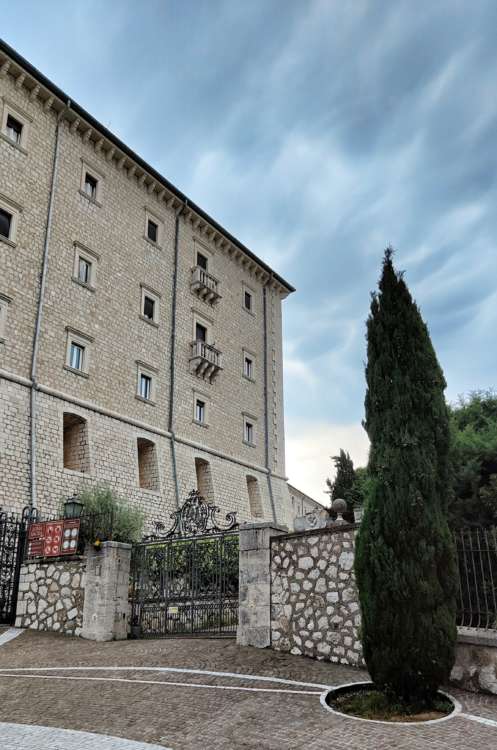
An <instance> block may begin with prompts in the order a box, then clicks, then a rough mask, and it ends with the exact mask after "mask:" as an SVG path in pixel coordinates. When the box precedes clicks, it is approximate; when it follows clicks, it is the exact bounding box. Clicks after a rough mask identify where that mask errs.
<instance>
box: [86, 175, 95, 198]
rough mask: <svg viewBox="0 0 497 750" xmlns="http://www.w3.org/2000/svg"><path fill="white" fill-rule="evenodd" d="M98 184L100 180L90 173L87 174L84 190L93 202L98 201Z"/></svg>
mask: <svg viewBox="0 0 497 750" xmlns="http://www.w3.org/2000/svg"><path fill="white" fill-rule="evenodd" d="M97 184H98V180H97V179H96V178H95V177H93V175H91V174H90V173H89V172H86V174H85V187H84V190H85V193H86V195H87V196H88V198H91V200H92V201H95V200H96V199H97Z"/></svg>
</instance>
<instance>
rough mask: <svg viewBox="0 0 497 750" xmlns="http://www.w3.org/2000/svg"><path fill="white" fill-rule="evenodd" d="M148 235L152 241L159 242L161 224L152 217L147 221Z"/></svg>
mask: <svg viewBox="0 0 497 750" xmlns="http://www.w3.org/2000/svg"><path fill="white" fill-rule="evenodd" d="M147 237H148V239H149V240H151V241H152V242H155V243H157V242H158V241H159V225H158V224H156V222H155V221H152V219H149V220H148V221H147Z"/></svg>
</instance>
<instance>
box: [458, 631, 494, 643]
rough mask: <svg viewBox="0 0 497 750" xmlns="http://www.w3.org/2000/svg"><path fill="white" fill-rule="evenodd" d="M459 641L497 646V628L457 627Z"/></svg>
mask: <svg viewBox="0 0 497 750" xmlns="http://www.w3.org/2000/svg"><path fill="white" fill-rule="evenodd" d="M457 642H458V643H468V644H470V645H473V646H487V647H488V648H497V630H481V629H480V628H464V627H459V628H457Z"/></svg>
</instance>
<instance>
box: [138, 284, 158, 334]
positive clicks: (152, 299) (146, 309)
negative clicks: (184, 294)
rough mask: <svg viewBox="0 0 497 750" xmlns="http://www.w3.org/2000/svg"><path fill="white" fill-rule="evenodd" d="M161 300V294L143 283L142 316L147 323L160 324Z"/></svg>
mask: <svg viewBox="0 0 497 750" xmlns="http://www.w3.org/2000/svg"><path fill="white" fill-rule="evenodd" d="M159 301H160V294H158V293H157V292H154V291H153V290H152V289H149V288H148V287H146V286H145V285H144V284H142V285H141V317H142V319H143V320H146V321H147V323H153V324H154V325H158V323H159Z"/></svg>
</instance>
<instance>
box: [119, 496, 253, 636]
mask: <svg viewBox="0 0 497 750" xmlns="http://www.w3.org/2000/svg"><path fill="white" fill-rule="evenodd" d="M218 513H219V508H218V507H217V506H215V505H209V504H208V503H206V501H205V500H204V498H203V497H202V496H201V495H199V493H198V492H197V491H195V490H192V492H190V494H189V495H188V498H187V499H186V501H185V503H184V505H183V506H182V507H181V508H180V509H179V510H178V511H176V512H175V513H172V514H171V518H172V519H174V523H173V525H172V527H171V529H170V530H169V531H167V532H165V533H164V524H163V523H161V522H158V523H156V524H155V533H154V534H152V535H151V536H149V537H146V539H145V540H144V541H143V542H141V543H140V544H137V545H135V546H134V548H133V555H132V561H131V577H132V601H131V605H132V612H131V617H132V619H131V623H132V626H131V627H132V636H133V637H135V638H147V637H162V638H165V637H171V636H175V637H178V636H210V637H212V636H218V637H219V636H232V635H234V634H235V632H236V626H237V624H238V523H237V522H236V513H227V514H226V519H225V520H226V524H225V525H223V526H220V525H219V524H218V523H217V521H216V519H215V516H216V515H217V514H218Z"/></svg>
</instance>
